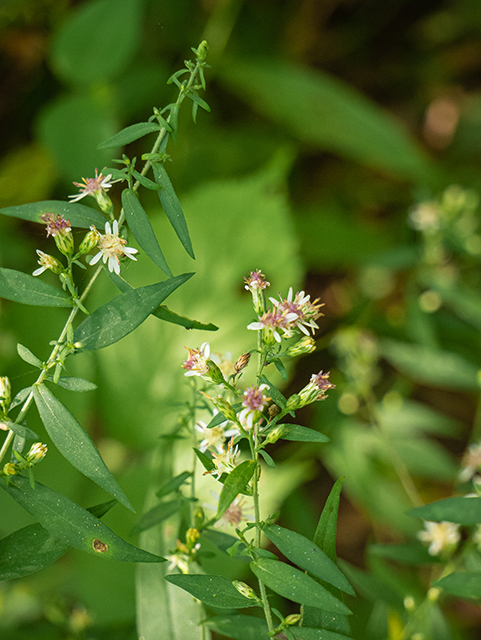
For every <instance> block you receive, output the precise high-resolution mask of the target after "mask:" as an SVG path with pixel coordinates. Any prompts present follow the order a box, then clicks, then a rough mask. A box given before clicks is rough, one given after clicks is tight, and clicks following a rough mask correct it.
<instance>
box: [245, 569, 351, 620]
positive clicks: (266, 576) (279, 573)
mask: <svg viewBox="0 0 481 640" xmlns="http://www.w3.org/2000/svg"><path fill="white" fill-rule="evenodd" d="M250 567H251V569H252V571H253V573H254V574H255V575H256V576H257V578H259V580H262V582H263V583H264V584H265V585H267V586H268V587H269V588H270V589H272V590H273V591H275V592H276V593H278V594H280V595H281V596H284V598H288V599H289V600H292V601H293V602H299V603H300V604H305V605H310V606H312V607H319V608H320V609H324V610H325V611H330V612H332V613H342V614H349V613H351V612H350V610H349V609H348V608H347V607H346V605H345V604H344V603H343V602H341V601H340V600H338V599H337V598H335V597H334V596H333V595H332V594H331V593H329V591H327V589H324V587H322V586H321V585H320V584H319V583H318V582H316V581H315V580H313V579H312V578H310V577H309V576H308V575H306V574H305V573H303V572H302V571H299V570H298V569H295V568H294V567H291V566H289V565H288V564H285V563H284V562H279V561H278V560H270V559H268V558H260V559H258V560H254V562H251V564H250Z"/></svg>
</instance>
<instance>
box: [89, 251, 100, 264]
mask: <svg viewBox="0 0 481 640" xmlns="http://www.w3.org/2000/svg"><path fill="white" fill-rule="evenodd" d="M102 255H103V253H102V252H101V251H99V252H98V253H97V255H95V256H94V257H93V258H90V262H89V264H90V265H92V264H97V262H98V261H99V260H100V258H101V257H102Z"/></svg>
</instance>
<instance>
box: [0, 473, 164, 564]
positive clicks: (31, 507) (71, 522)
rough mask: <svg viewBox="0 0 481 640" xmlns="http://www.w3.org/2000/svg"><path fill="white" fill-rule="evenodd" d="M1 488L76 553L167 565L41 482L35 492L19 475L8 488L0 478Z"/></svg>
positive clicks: (107, 558) (162, 559) (11, 480)
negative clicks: (76, 551) (74, 549)
mask: <svg viewBox="0 0 481 640" xmlns="http://www.w3.org/2000/svg"><path fill="white" fill-rule="evenodd" d="M0 487H1V488H2V489H4V490H5V491H6V492H7V493H8V494H9V495H10V496H11V497H12V498H13V499H14V500H15V501H16V502H18V504H19V505H20V506H22V507H23V508H24V509H25V510H26V511H28V513H30V514H31V515H32V516H33V517H34V518H36V519H37V520H38V522H39V523H40V524H41V525H42V526H43V527H44V528H45V529H47V530H48V531H50V533H51V534H52V535H54V536H56V537H58V538H60V539H61V540H63V541H64V542H65V543H66V544H68V545H70V546H72V547H75V548H76V549H80V550H81V551H85V552H86V553H90V554H92V555H96V556H100V557H102V558H104V559H106V560H118V561H120V562H165V558H161V557H160V556H155V555H153V554H152V553H149V552H148V551H143V550H142V549H138V548H137V547H134V546H133V545H131V544H129V543H128V542H126V541H125V540H122V538H120V537H119V536H118V535H116V534H115V533H114V532H113V531H112V530H111V529H109V527H107V525H105V524H104V523H103V522H101V521H100V520H99V519H98V518H96V517H95V516H93V515H92V514H91V513H89V512H88V511H87V510H86V509H83V508H82V507H80V506H79V505H78V504H75V502H72V501H71V500H69V499H68V498H66V497H65V496H63V495H62V494H61V493H57V492H56V491H53V490H52V489H49V488H48V487H46V486H44V485H43V484H41V483H40V482H36V483H35V489H32V487H31V486H30V483H29V481H28V479H27V478H25V477H23V476H20V475H17V476H13V477H12V478H11V479H10V482H9V484H8V485H7V483H6V482H5V481H4V480H3V479H2V478H0Z"/></svg>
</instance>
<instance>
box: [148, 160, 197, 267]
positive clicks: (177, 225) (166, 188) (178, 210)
mask: <svg viewBox="0 0 481 640" xmlns="http://www.w3.org/2000/svg"><path fill="white" fill-rule="evenodd" d="M152 169H153V172H154V178H155V181H156V182H157V184H158V185H160V186H161V187H162V189H159V192H158V193H159V198H160V203H161V205H162V207H163V209H164V211H165V213H166V215H167V217H168V218H169V221H170V224H171V225H172V226H173V228H174V231H175V233H176V234H177V236H178V238H179V240H180V241H181V242H182V245H183V247H184V249H185V250H186V251H187V253H188V254H189V256H190V257H191V258H195V256H194V250H193V248H192V242H191V241H190V236H189V230H188V229H187V223H186V221H185V216H184V212H183V211H182V207H181V205H180V202H179V199H178V198H177V195H176V193H175V191H174V187H173V186H172V183H171V181H170V178H169V176H168V175H167V172H166V170H165V168H164V165H163V164H161V163H158V162H156V163H154V164H153V165H152Z"/></svg>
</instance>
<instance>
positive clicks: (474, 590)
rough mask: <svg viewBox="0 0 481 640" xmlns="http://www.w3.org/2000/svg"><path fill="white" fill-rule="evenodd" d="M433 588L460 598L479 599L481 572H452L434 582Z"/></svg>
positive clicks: (480, 596) (480, 595) (480, 594)
mask: <svg viewBox="0 0 481 640" xmlns="http://www.w3.org/2000/svg"><path fill="white" fill-rule="evenodd" d="M433 586H435V587H441V589H444V590H445V591H447V592H448V593H451V594H453V595H454V596H458V597H460V598H481V572H479V571H473V572H464V573H458V572H453V573H450V574H449V575H447V576H444V578H440V579H439V580H435V581H434V582H433Z"/></svg>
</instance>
